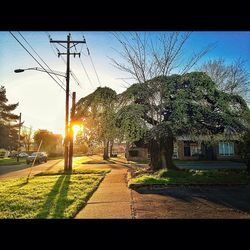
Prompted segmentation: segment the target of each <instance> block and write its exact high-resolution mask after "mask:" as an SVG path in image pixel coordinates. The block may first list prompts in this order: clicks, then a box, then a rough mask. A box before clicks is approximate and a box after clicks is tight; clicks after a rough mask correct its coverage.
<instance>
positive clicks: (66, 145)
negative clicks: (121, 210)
mask: <svg viewBox="0 0 250 250" xmlns="http://www.w3.org/2000/svg"><path fill="white" fill-rule="evenodd" d="M50 42H51V43H58V44H60V45H61V46H62V47H64V48H66V49H67V52H66V53H60V52H58V57H59V56H61V55H67V69H66V114H65V138H64V170H65V171H67V170H70V167H69V143H70V137H69V80H70V79H69V77H70V55H74V57H75V56H76V55H78V56H79V57H80V55H81V53H70V49H71V48H72V47H74V46H76V45H77V44H79V43H86V41H85V39H83V40H82V41H72V40H70V34H69V35H68V36H67V40H66V41H65V40H52V39H50ZM65 43H66V44H67V47H65V46H64V45H63V44H65Z"/></svg>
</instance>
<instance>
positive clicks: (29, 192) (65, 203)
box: [0, 170, 107, 219]
mask: <svg viewBox="0 0 250 250" xmlns="http://www.w3.org/2000/svg"><path fill="white" fill-rule="evenodd" d="M106 172H107V171H104V170H103V171H99V172H98V171H96V170H94V171H91V170H88V172H87V171H85V172H84V171H83V172H82V173H80V172H74V173H73V174H58V173H52V174H49V173H43V175H39V176H38V175H37V176H34V177H31V178H30V180H29V182H28V183H26V182H25V180H26V179H25V178H16V179H6V180H1V181H0V218H25V219H26V218H32V219H33V218H73V217H74V216H75V215H76V214H77V212H78V211H79V210H80V209H81V208H83V207H84V206H85V204H86V202H87V200H88V199H89V197H90V196H91V194H92V193H93V192H94V191H95V189H96V188H97V187H98V185H99V183H100V182H101V180H102V179H103V178H104V175H105V173H106Z"/></svg>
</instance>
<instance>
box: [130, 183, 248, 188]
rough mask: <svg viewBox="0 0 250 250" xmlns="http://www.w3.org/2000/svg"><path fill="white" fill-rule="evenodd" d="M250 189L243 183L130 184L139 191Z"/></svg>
mask: <svg viewBox="0 0 250 250" xmlns="http://www.w3.org/2000/svg"><path fill="white" fill-rule="evenodd" d="M237 186H241V187H250V184H241V183H234V184H227V183H226V184H221V183H214V184H206V183H200V184H192V183H190V184H177V183H170V184H142V183H135V184H133V183H132V184H130V185H129V188H130V189H138V188H148V189H162V188H168V187H237Z"/></svg>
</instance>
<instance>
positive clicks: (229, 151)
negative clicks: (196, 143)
mask: <svg viewBox="0 0 250 250" xmlns="http://www.w3.org/2000/svg"><path fill="white" fill-rule="evenodd" d="M219 155H223V156H230V155H234V143H233V142H220V143H219Z"/></svg>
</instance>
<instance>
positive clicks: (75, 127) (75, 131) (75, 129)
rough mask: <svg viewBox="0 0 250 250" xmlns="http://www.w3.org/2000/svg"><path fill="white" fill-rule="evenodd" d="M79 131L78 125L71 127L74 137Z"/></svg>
mask: <svg viewBox="0 0 250 250" xmlns="http://www.w3.org/2000/svg"><path fill="white" fill-rule="evenodd" d="M80 129H81V126H80V125H74V126H73V131H74V135H77V133H78V132H79V130H80Z"/></svg>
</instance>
